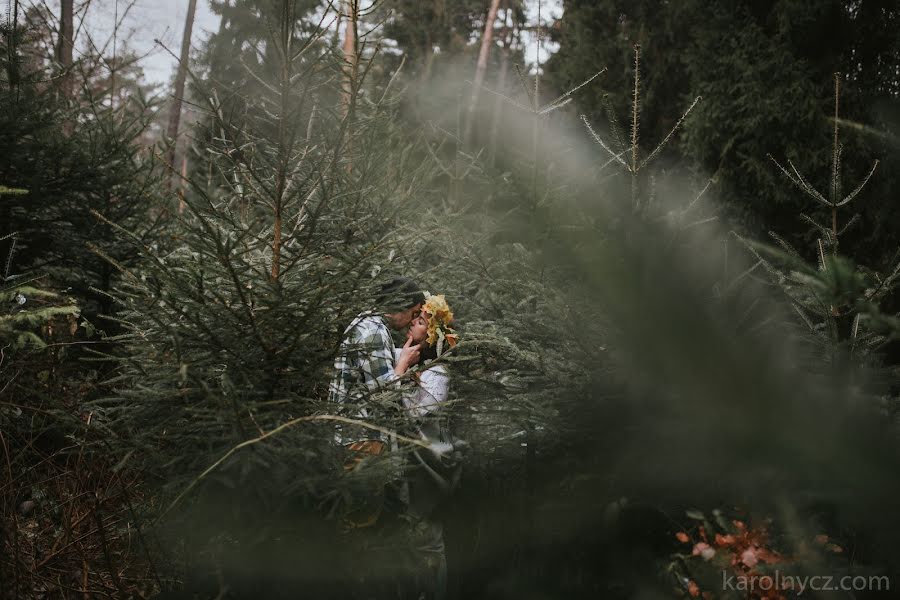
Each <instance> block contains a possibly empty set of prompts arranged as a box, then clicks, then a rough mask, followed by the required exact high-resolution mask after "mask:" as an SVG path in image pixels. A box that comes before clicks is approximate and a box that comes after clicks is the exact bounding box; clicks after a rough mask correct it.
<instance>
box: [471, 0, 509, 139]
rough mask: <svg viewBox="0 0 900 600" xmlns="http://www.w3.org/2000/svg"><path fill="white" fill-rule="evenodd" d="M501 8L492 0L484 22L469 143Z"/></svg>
mask: <svg viewBox="0 0 900 600" xmlns="http://www.w3.org/2000/svg"><path fill="white" fill-rule="evenodd" d="M499 9H500V0H491V7H490V9H489V10H488V15H487V19H486V20H485V22H484V34H482V36H481V49H480V50H479V51H478V63H477V64H476V66H475V81H474V82H473V84H472V100H471V102H470V103H469V114H468V117H467V118H466V134H465V137H464V138H463V139H464V140H465V142H466V144H467V145H468V143H469V142H470V137H471V135H472V131H473V128H474V120H475V108H476V107H477V105H478V95H479V92H480V91H481V85H482V84H483V83H484V74H485V72H486V71H487V63H488V57H489V56H490V54H491V42H493V40H494V21H496V20H497V11H498V10H499Z"/></svg>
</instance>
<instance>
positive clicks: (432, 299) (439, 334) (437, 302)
mask: <svg viewBox="0 0 900 600" xmlns="http://www.w3.org/2000/svg"><path fill="white" fill-rule="evenodd" d="M422 312H423V313H428V314H427V317H428V337H427V338H425V341H426V342H428V345H429V346H436V347H437V355H438V356H440V355H441V354H443V353H444V344H445V343H446V344H447V345H448V346H449V347H450V348H453V347H454V346H456V344H457V342H459V335H457V334H456V332H455V331H453V328H452V327H450V323H452V322H453V312H452V311H451V310H450V306H449V305H448V304H447V300H446V298H444V295H443V294H434V295H432V294H429V293H428V292H425V303H424V304H423V305H422Z"/></svg>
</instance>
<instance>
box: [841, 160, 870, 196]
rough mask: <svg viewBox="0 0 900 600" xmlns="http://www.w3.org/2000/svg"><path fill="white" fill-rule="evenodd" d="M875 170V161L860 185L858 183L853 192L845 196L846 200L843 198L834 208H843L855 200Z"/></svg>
mask: <svg viewBox="0 0 900 600" xmlns="http://www.w3.org/2000/svg"><path fill="white" fill-rule="evenodd" d="M877 168H878V161H877V160H876V161H875V163H874V164H873V165H872V168H871V169H870V170H869V173H868V175H866V177H865V179H863V180H862V183H860V184H859V185H858V186H857V187H856V189H855V190H853V191H852V192H850V193H849V194H847V197H846V198H844V199H843V200H841V201H840V202H838V203H837V204H835V206H844V205H845V204H847V203H848V202H850V201H851V200H853V199H854V198H856V196H857V194H859V193H860V192H861V191H862V189H863V188H864V187H865V186H866V184H867V183H869V179H870V178H871V177H872V174H873V173H875V169H877Z"/></svg>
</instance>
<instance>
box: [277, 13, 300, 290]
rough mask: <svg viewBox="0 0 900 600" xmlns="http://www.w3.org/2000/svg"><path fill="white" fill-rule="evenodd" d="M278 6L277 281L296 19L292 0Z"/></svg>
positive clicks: (288, 149)
mask: <svg viewBox="0 0 900 600" xmlns="http://www.w3.org/2000/svg"><path fill="white" fill-rule="evenodd" d="M281 7H282V14H281V40H280V43H281V58H280V61H281V73H280V78H279V82H278V83H279V100H280V101H281V114H280V115H278V171H277V173H276V174H275V215H274V216H275V223H274V231H273V233H272V281H277V280H278V278H279V277H280V276H281V242H282V227H283V211H284V202H285V191H286V190H287V179H288V169H289V163H290V156H291V148H290V141H289V140H288V131H287V127H288V112H289V111H290V110H291V107H290V97H291V79H292V78H293V75H294V72H293V66H294V63H293V56H294V48H293V41H294V21H295V18H296V15H295V14H294V3H293V1H292V0H282V3H281Z"/></svg>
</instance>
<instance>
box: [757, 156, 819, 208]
mask: <svg viewBox="0 0 900 600" xmlns="http://www.w3.org/2000/svg"><path fill="white" fill-rule="evenodd" d="M766 156H768V157H769V159H770V160H771V161H772V162H773V163H775V166H776V167H778V168H779V169H780V170H781V172H782V173H784V175H785V176H786V177H787V178H788V179H790V180H791V183H793V184H794V185H796V186H797V187H798V188H800V189H801V190H803V191H804V192H806V193H807V194H809V195H810V196H812V197H813V198H815V199H816V200H818V201H819V202H821V203H822V204H824V205H825V206H827V207H829V208H831V207H832V206H831V203H830V202H828V200H826V199H825V197H824V196H822V194H820V193H819V192H817V191H816V190H815V189H813V188H812V187H811V186H810V185H809V184H806V183H804V180H803V178H802V177H800V178H799V179H798V178H797V177H795V176H794V175H792V174H791V173H790V172H789V171H788V170H787V169H785V168H784V167H782V166H781V163H779V162H778V161H777V160H775V157H774V156H772V155H771V154H767V155H766ZM788 164H789V165H790V166H791V168H792V169H793V170H794V173H797V175H798V176H799V172H798V171H797V169H796V168H794V165H793V164H791V162H790V161H788Z"/></svg>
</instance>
